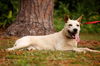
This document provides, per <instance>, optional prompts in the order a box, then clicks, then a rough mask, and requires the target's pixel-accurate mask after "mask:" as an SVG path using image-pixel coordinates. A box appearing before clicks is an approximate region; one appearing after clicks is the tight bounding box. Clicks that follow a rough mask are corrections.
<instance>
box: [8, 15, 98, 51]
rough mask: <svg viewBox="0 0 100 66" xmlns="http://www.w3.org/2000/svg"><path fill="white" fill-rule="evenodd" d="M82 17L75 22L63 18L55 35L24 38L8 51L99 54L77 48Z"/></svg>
mask: <svg viewBox="0 0 100 66" xmlns="http://www.w3.org/2000/svg"><path fill="white" fill-rule="evenodd" d="M81 19H82V16H80V17H79V18H78V19H77V20H70V19H69V18H68V17H67V16H66V17H65V18H64V20H65V26H64V28H63V29H62V30H61V31H60V32H57V33H54V34H50V35H45V36H25V37H22V38H20V39H18V40H17V41H16V43H15V45H14V47H12V48H8V49H7V50H8V51H11V50H15V49H21V48H25V47H27V49H28V50H36V49H37V50H47V49H48V50H62V51H63V50H72V51H76V52H86V51H90V52H99V51H97V50H91V49H88V48H78V47H77V43H78V41H79V32H80V21H81Z"/></svg>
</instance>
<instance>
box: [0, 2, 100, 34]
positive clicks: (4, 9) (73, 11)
mask: <svg viewBox="0 0 100 66" xmlns="http://www.w3.org/2000/svg"><path fill="white" fill-rule="evenodd" d="M19 3H20V1H19V0H0V28H4V29H6V28H7V27H8V26H9V25H10V24H12V22H13V21H14V20H15V17H16V15H17V13H18V10H19V6H20V5H19ZM64 14H67V15H69V16H70V17H71V19H77V18H78V17H79V16H81V15H84V16H83V19H82V23H85V22H90V21H100V0H54V27H55V29H56V31H60V30H61V29H62V28H63V26H64V21H63V18H64ZM81 27H82V28H81V29H82V30H81V32H82V33H100V23H97V24H89V25H86V24H82V26H81Z"/></svg>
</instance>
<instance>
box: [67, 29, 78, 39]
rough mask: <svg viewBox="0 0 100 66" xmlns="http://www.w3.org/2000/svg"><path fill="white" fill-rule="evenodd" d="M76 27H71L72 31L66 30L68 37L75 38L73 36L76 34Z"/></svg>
mask: <svg viewBox="0 0 100 66" xmlns="http://www.w3.org/2000/svg"><path fill="white" fill-rule="evenodd" d="M77 31H78V30H77V29H76V28H75V29H73V31H69V30H68V34H69V37H70V38H72V39H75V36H76V34H77Z"/></svg>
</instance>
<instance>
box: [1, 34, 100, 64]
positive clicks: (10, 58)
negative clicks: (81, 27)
mask: <svg viewBox="0 0 100 66" xmlns="http://www.w3.org/2000/svg"><path fill="white" fill-rule="evenodd" d="M85 37H86V38H85ZM95 37H96V38H97V37H98V36H94V35H93V38H94V39H95ZM98 38H100V37H98ZM16 39H18V38H17V37H0V66H100V53H90V52H87V53H86V54H84V53H76V52H73V51H68V52H66V51H50V50H41V51H38V50H35V51H26V50H24V51H18V50H16V51H11V52H6V51H4V50H3V49H6V48H8V47H11V46H12V45H13V44H14V42H15V40H16ZM81 39H82V40H81V41H80V43H79V44H78V46H80V47H88V48H91V49H96V50H100V41H99V39H95V40H91V39H90V37H89V36H86V35H81ZM87 39H88V40H87Z"/></svg>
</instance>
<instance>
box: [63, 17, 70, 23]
mask: <svg viewBox="0 0 100 66" xmlns="http://www.w3.org/2000/svg"><path fill="white" fill-rule="evenodd" d="M68 20H70V18H69V16H68V15H64V21H65V23H67V21H68Z"/></svg>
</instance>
